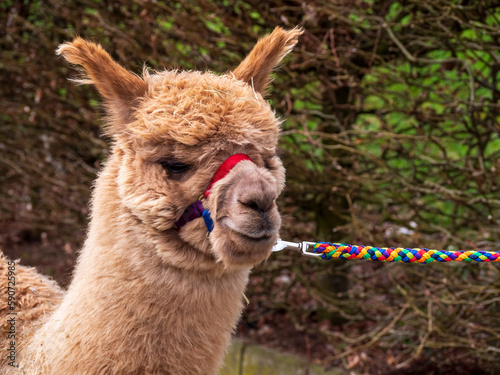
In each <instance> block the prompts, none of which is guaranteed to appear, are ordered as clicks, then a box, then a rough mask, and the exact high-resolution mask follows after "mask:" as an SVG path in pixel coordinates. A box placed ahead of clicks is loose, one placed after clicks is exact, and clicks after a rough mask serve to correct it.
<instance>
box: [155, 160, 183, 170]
mask: <svg viewBox="0 0 500 375" xmlns="http://www.w3.org/2000/svg"><path fill="white" fill-rule="evenodd" d="M159 164H160V165H161V166H162V167H163V169H165V170H166V171H168V172H172V173H182V172H186V171H187V170H188V169H189V165H188V164H184V163H181V162H179V161H161V162H160V163H159Z"/></svg>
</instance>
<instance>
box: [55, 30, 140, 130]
mask: <svg viewBox="0 0 500 375" xmlns="http://www.w3.org/2000/svg"><path fill="white" fill-rule="evenodd" d="M56 53H57V54H58V55H62V56H63V57H64V58H65V59H66V60H67V61H69V62H70V63H72V64H77V65H81V66H83V68H84V69H85V73H86V75H85V76H84V77H83V78H82V79H78V80H75V81H76V82H78V83H85V84H94V85H96V87H97V90H99V92H100V93H101V95H102V96H103V97H104V100H105V103H106V107H107V109H108V111H109V114H110V116H111V119H112V122H113V124H116V125H115V126H117V125H118V126H119V124H126V123H129V122H131V121H132V120H133V108H134V107H135V106H137V104H138V99H139V98H140V97H142V96H144V94H145V93H146V91H147V84H146V82H144V80H142V79H141V78H140V77H138V76H137V75H135V74H133V73H131V72H129V71H128V70H126V69H125V68H123V67H122V66H120V65H119V64H118V63H117V62H115V61H114V60H113V59H112V58H111V56H109V54H108V53H107V52H106V51H105V50H104V49H103V48H102V47H101V46H100V45H99V44H95V43H92V42H88V41H86V40H84V39H82V38H75V39H74V40H73V41H72V42H71V43H64V44H61V45H60V46H59V48H58V49H57V51H56ZM118 130H119V129H111V131H112V132H116V131H118Z"/></svg>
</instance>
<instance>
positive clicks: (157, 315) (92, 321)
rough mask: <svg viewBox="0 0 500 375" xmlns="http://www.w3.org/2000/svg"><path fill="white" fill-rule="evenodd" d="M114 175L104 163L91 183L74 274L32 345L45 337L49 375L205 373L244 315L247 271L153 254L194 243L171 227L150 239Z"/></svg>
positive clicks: (211, 368) (217, 362)
mask: <svg viewBox="0 0 500 375" xmlns="http://www.w3.org/2000/svg"><path fill="white" fill-rule="evenodd" d="M116 173H117V168H114V167H113V164H112V160H110V162H108V165H107V167H106V168H105V169H104V170H103V172H102V173H101V175H100V177H99V179H98V181H97V184H96V189H95V192H94V198H93V206H94V208H93V214H92V221H91V224H90V229H89V235H88V239H87V241H86V243H85V245H84V248H83V249H82V253H81V256H80V258H79V261H78V264H77V267H76V269H75V275H74V280H73V282H72V284H71V285H70V287H69V289H68V292H67V295H66V297H65V299H64V301H63V303H62V304H61V306H60V307H59V308H58V309H57V310H56V311H55V313H54V314H53V316H52V317H51V319H50V320H49V321H48V323H47V324H46V325H45V327H44V329H43V330H41V332H40V333H39V334H38V335H37V337H36V338H35V340H34V342H33V345H32V347H35V346H36V345H37V343H39V341H43V342H46V343H47V342H50V343H51V344H50V345H48V346H47V344H45V347H43V349H38V350H42V351H44V352H45V355H46V356H47V357H48V358H49V359H47V360H46V361H47V363H48V364H49V365H50V366H51V367H50V373H51V374H63V373H66V374H67V373H89V374H93V373H100V372H99V371H100V369H101V368H109V369H112V371H111V372H109V373H111V374H128V373H163V374H211V373H213V372H215V371H216V369H217V368H218V366H219V365H220V363H221V361H222V357H223V354H224V350H225V347H226V346H227V344H228V342H229V340H230V334H231V332H232V329H233V327H234V325H235V324H236V321H237V319H238V317H239V315H240V313H241V309H242V302H241V300H242V293H243V291H244V288H245V285H246V283H247V280H248V272H249V270H248V269H244V270H239V271H234V272H222V271H220V269H219V270H217V271H216V272H208V271H206V270H203V269H200V270H195V269H194V268H193V269H191V270H187V269H183V268H182V267H178V266H172V265H170V264H168V263H166V262H165V261H164V260H163V259H161V258H160V257H159V256H158V251H163V252H172V254H176V256H179V252H182V251H193V250H194V249H187V250H186V245H187V244H185V243H183V241H181V240H180V239H179V238H178V236H175V234H167V235H166V236H165V238H162V239H161V240H160V239H158V238H155V239H153V240H151V238H149V239H148V238H147V231H146V235H145V234H144V232H145V231H144V230H143V228H141V223H139V222H138V220H137V219H136V218H135V217H133V215H132V214H131V213H130V212H129V211H128V210H127V209H126V208H124V207H123V206H122V205H121V203H120V199H119V197H118V194H117V193H116V192H117V187H116V186H114V184H115V183H116V182H115V181H116ZM158 246H163V247H165V248H162V249H158ZM179 247H183V248H182V249H179ZM205 258H206V256H204V262H209V259H205ZM218 267H221V266H218V265H217V264H216V263H215V261H213V268H214V269H217V268H218ZM54 353H57V355H55V354H54ZM52 357H54V358H60V361H58V360H54V358H52ZM106 373H108V372H106Z"/></svg>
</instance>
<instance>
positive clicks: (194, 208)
mask: <svg viewBox="0 0 500 375" xmlns="http://www.w3.org/2000/svg"><path fill="white" fill-rule="evenodd" d="M243 160H250V161H251V162H253V161H252V159H250V157H249V156H248V155H245V154H234V155H231V156H230V157H228V158H227V159H226V160H224V162H223V163H222V164H221V165H220V167H219V168H218V169H217V171H216V172H215V174H214V176H213V177H212V179H211V180H210V183H209V184H208V187H207V188H206V190H205V192H204V193H203V197H205V199H208V197H209V196H210V192H211V190H212V187H213V185H214V184H215V183H216V182H217V181H219V180H222V179H223V178H224V177H226V175H227V174H228V173H229V171H230V170H231V169H233V168H234V166H235V165H236V164H238V163H239V162H240V161H243ZM200 199H201V197H200ZM202 216H203V219H204V220H205V224H206V226H207V229H208V231H209V232H211V231H212V230H213V225H214V224H213V221H212V218H211V217H210V211H209V210H205V209H204V208H203V205H202V203H201V200H198V201H196V202H195V203H193V204H191V205H190V206H188V207H187V208H186V209H185V210H184V213H183V214H182V215H181V217H180V218H179V220H177V221H176V222H175V225H176V226H177V231H180V230H181V228H182V227H183V226H184V225H186V224H187V223H189V222H190V221H192V220H194V219H197V218H199V217H202Z"/></svg>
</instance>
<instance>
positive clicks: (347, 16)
mask: <svg viewBox="0 0 500 375" xmlns="http://www.w3.org/2000/svg"><path fill="white" fill-rule="evenodd" d="M296 25H300V26H302V27H304V28H305V33H304V35H303V36H302V38H301V39H300V42H299V45H298V46H297V47H296V48H295V49H294V51H293V52H292V53H291V54H290V57H288V58H286V60H285V61H284V63H283V64H282V66H281V67H280V68H279V69H278V70H277V71H276V73H275V79H274V82H273V85H272V89H271V90H270V92H269V95H268V99H269V100H270V101H271V102H272V105H273V107H274V108H276V110H277V112H278V114H279V115H280V116H283V117H284V118H285V119H286V121H285V123H284V129H283V137H282V141H281V147H282V150H283V156H282V159H283V161H284V163H285V165H286V167H287V188H286V190H285V192H284V194H283V195H282V197H281V201H280V209H281V212H282V213H283V217H284V226H283V230H282V238H284V239H288V240H294V239H296V240H312V241H320V240H321V241H336V242H341V241H345V242H349V243H358V244H366V245H368V244H370V245H374V246H402V247H427V248H436V249H466V250H469V249H483V250H495V251H500V248H499V242H500V225H499V224H500V222H499V220H500V177H499V174H500V158H499V156H500V137H499V135H500V125H499V119H500V112H499V108H500V103H499V98H500V86H499V80H500V73H499V71H500V47H499V46H500V43H499V42H500V41H499V37H500V7H499V5H498V2H496V1H441V0H433V1H424V2H422V1H369V0H365V1H361V0H356V1H329V0H319V1H270V2H267V1H253V0H249V1H238V0H235V1H229V0H226V1H209V0H206V1H178V2H165V1H143V0H136V1H125V0H124V1H99V0H87V1H77V0H75V1H73V0H70V1H56V0H48V1H8V0H7V1H3V2H2V3H1V4H0V51H1V52H0V56H1V57H0V98H1V100H0V247H1V248H2V249H3V250H4V252H5V253H6V254H7V255H8V256H9V257H12V258H21V259H22V262H23V263H24V264H30V265H34V266H36V267H37V268H38V269H39V270H40V271H41V272H43V273H46V274H49V275H51V276H52V277H54V278H55V279H56V280H58V281H59V282H60V283H62V284H63V285H67V283H68V281H69V279H70V277H71V271H72V266H73V264H74V261H75V258H76V256H77V254H78V249H79V248H80V246H81V243H82V241H83V239H84V237H85V230H86V225H87V220H88V217H87V216H88V201H89V197H90V187H91V186H92V181H93V180H94V178H95V175H96V173H97V171H98V170H99V168H100V165H101V163H102V162H103V161H104V160H105V159H106V155H107V152H108V151H107V150H108V140H107V139H104V138H102V137H101V136H100V125H102V120H101V118H102V109H101V107H100V105H99V97H98V95H97V93H96V91H95V90H94V89H93V88H92V87H87V86H81V87H78V86H75V85H74V84H72V83H71V82H70V81H68V78H70V77H74V76H76V73H75V71H74V70H72V69H71V68H70V67H69V66H68V65H67V64H66V63H65V62H64V61H63V60H62V59H60V58H57V57H56V55H55V53H54V51H55V49H56V48H57V46H58V45H59V44H60V43H62V42H64V41H67V40H71V39H72V38H73V37H74V36H75V35H80V36H82V37H84V38H87V39H91V40H93V41H96V42H99V43H101V44H102V45H103V46H104V47H105V48H106V49H107V50H108V51H109V52H110V53H111V55H112V56H113V58H115V59H116V60H117V61H118V62H119V63H120V64H122V65H123V66H125V67H127V68H128V69H130V70H132V71H134V72H136V73H140V72H141V71H142V67H143V64H144V63H146V64H147V66H149V67H151V68H153V69H158V70H161V69H164V68H168V69H172V68H179V69H197V70H213V71H216V72H220V73H223V72H226V71H228V70H230V69H231V68H234V67H235V66H237V64H238V63H239V62H240V61H241V59H242V58H243V57H244V56H245V54H246V53H248V52H249V51H250V49H251V48H252V46H253V44H254V43H255V42H256V40H257V39H258V38H259V37H260V36H262V35H264V34H265V33H268V32H270V31H272V29H273V28H274V27H275V26H282V27H285V28H292V27H294V26H296ZM247 295H248V297H249V299H250V305H249V306H248V307H247V309H246V311H245V313H244V316H243V318H242V320H241V322H240V324H239V327H238V333H237V335H238V336H240V337H242V338H244V339H245V340H249V341H251V342H257V343H261V344H264V345H266V346H270V347H276V348H281V349H285V350H288V351H291V352H294V353H298V354H300V355H302V356H304V357H307V359H308V360H310V361H311V362H316V363H321V364H324V365H325V366H340V367H343V368H345V369H348V370H350V371H355V372H359V373H369V374H376V373H379V374H387V373H394V374H405V373H406V374H411V373H415V374H471V373H474V374H483V373H484V374H498V373H500V367H499V361H498V356H499V353H500V314H499V303H500V272H499V268H498V266H495V265H490V264H445V265H442V264H430V265H426V266H423V265H405V264H376V263H370V262H367V261H359V262H356V261H352V262H347V263H341V262H333V261H332V262H323V261H320V260H316V259H307V258H304V257H300V256H299V255H298V254H293V253H291V252H290V251H289V252H283V253H282V254H276V255H273V256H272V257H271V258H270V259H269V260H268V261H267V262H266V264H264V265H262V266H259V267H257V268H256V269H255V270H254V272H253V276H252V278H251V282H250V285H249V290H248V292H247Z"/></svg>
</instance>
